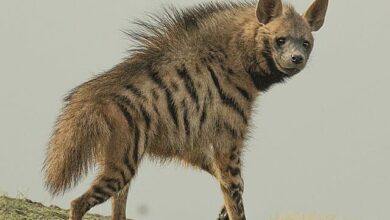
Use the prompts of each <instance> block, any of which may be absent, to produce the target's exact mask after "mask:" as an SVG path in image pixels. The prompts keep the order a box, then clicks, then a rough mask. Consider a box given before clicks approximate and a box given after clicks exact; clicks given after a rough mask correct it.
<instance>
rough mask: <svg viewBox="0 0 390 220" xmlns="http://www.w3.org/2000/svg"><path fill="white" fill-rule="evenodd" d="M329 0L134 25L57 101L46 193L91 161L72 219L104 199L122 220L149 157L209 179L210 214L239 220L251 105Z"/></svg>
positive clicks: (231, 7) (286, 70)
mask: <svg viewBox="0 0 390 220" xmlns="http://www.w3.org/2000/svg"><path fill="white" fill-rule="evenodd" d="M327 4H328V1H327V0H316V1H315V2H314V3H313V4H312V5H311V6H310V8H309V9H308V10H307V11H306V13H305V14H304V15H303V16H302V15H300V14H298V13H297V12H296V11H295V10H294V8H293V7H291V6H288V5H283V4H282V2H281V1H280V0H259V1H258V3H257V5H256V3H255V2H252V1H247V2H241V3H233V2H225V3H219V2H217V3H207V4H201V5H199V6H197V7H193V8H189V9H183V10H179V9H175V8H173V7H170V8H166V9H165V10H164V13H162V15H151V16H149V18H150V19H149V20H150V21H142V20H138V21H136V22H135V23H136V24H137V27H138V28H137V29H136V31H128V32H126V33H127V34H128V35H129V36H130V38H131V39H132V41H133V43H134V45H135V46H134V47H132V49H130V55H129V57H128V58H126V59H125V60H124V61H123V62H121V63H120V64H118V65H116V66H115V67H113V68H112V69H110V70H108V71H106V72H105V73H103V74H101V75H99V76H97V77H95V78H93V79H92V80H90V81H88V82H86V83H83V84H81V85H80V86H78V87H76V88H75V89H73V90H72V91H71V92H70V93H69V95H68V96H67V97H66V98H65V106H64V108H63V110H62V113H61V114H60V116H59V117H58V119H57V122H56V125H55V128H54V131H53V134H52V136H51V138H50V141H49V146H48V149H47V156H46V159H45V161H44V164H43V171H44V173H45V183H46V186H47V188H48V190H49V191H50V192H51V193H52V194H54V195H57V194H61V193H63V192H65V191H66V190H67V189H69V188H71V187H72V186H74V185H75V184H76V183H77V182H78V181H79V179H80V177H82V176H84V175H86V174H87V172H88V170H89V168H91V167H92V166H95V165H97V166H98V167H99V174H98V176H97V177H96V179H95V181H94V182H93V183H92V186H91V187H90V188H89V189H88V190H87V191H86V192H85V193H84V194H83V195H82V196H80V197H79V198H77V199H76V200H74V201H73V202H72V204H71V210H70V219H72V220H81V218H82V216H83V215H84V214H85V213H86V212H87V211H88V210H89V209H91V208H92V207H93V206H95V205H97V204H100V203H102V202H104V201H106V200H107V199H109V198H110V197H113V219H125V210H126V198H127V194H128V190H129V183H130V181H131V180H132V179H133V178H134V176H135V175H136V173H137V170H138V166H139V164H140V162H141V161H142V159H143V158H144V157H145V155H147V156H149V157H150V158H152V159H159V160H160V161H171V160H175V161H180V162H183V163H184V164H186V165H190V166H192V167H196V168H199V169H201V170H204V171H206V172H208V173H209V174H211V175H212V176H214V177H215V178H217V179H218V180H219V183H220V185H221V189H222V192H223V195H224V201H225V203H224V207H223V209H222V211H221V213H220V215H219V219H220V220H222V219H224V220H228V219H230V220H244V219H245V214H244V206H243V201H242V193H243V187H244V186H243V180H242V176H241V166H242V165H241V162H242V159H241V155H242V151H243V148H244V142H245V139H246V137H247V135H248V130H249V126H250V122H251V115H252V108H253V104H254V102H255V100H256V97H257V96H258V94H259V92H265V91H267V90H268V89H269V88H270V87H271V86H272V85H273V84H275V83H279V82H283V81H284V79H286V78H289V77H291V76H293V75H295V74H296V73H298V72H299V71H300V70H302V69H303V68H304V66H305V64H306V62H307V59H308V57H309V55H310V52H311V50H312V45H313V37H312V33H311V32H312V31H317V30H318V29H319V28H320V27H321V26H322V24H323V22H324V17H325V12H326V8H327Z"/></svg>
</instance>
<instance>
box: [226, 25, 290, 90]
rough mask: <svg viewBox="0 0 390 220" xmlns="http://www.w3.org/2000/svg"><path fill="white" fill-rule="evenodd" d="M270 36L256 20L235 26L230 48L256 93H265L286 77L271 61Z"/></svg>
mask: <svg viewBox="0 0 390 220" xmlns="http://www.w3.org/2000/svg"><path fill="white" fill-rule="evenodd" d="M271 39H272V38H271V35H270V34H269V32H268V31H267V29H266V27H265V26H263V25H261V24H260V23H259V22H258V21H257V20H256V19H251V20H246V21H244V22H243V23H241V24H239V25H238V26H237V31H235V34H234V37H233V38H232V40H231V42H230V48H232V50H235V53H237V55H238V57H237V58H238V60H239V62H240V63H241V65H242V66H243V67H244V69H245V74H248V75H249V76H250V79H251V81H252V85H253V86H254V87H255V88H256V90H257V91H258V92H265V91H267V90H268V89H269V88H270V87H271V86H272V85H274V84H276V83H280V82H284V79H285V78H287V77H288V75H286V74H285V73H283V72H281V71H280V70H279V69H278V68H277V66H276V64H275V61H274V59H273V54H272V49H271V42H272V40H271Z"/></svg>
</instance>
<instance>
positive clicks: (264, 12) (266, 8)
mask: <svg viewBox="0 0 390 220" xmlns="http://www.w3.org/2000/svg"><path fill="white" fill-rule="evenodd" d="M282 13H283V5H282V1H281V0H259V3H257V9H256V16H257V19H258V20H259V22H260V23H263V24H267V23H268V22H270V21H272V19H274V18H276V17H278V16H280V15H281V14H282Z"/></svg>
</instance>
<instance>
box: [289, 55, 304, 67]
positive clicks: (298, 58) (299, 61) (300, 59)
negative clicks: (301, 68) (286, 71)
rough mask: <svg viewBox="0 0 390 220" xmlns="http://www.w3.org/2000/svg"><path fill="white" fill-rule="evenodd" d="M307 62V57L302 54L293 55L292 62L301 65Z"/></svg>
mask: <svg viewBox="0 0 390 220" xmlns="http://www.w3.org/2000/svg"><path fill="white" fill-rule="evenodd" d="M304 61H305V57H304V56H303V55H302V54H293V55H291V62H292V63H294V64H296V65H299V64H302V63H303V62H304Z"/></svg>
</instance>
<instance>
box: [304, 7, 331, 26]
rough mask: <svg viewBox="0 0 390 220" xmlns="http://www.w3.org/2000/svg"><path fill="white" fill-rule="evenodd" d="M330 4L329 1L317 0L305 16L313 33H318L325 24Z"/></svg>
mask: <svg viewBox="0 0 390 220" xmlns="http://www.w3.org/2000/svg"><path fill="white" fill-rule="evenodd" d="M328 2H329V1H328V0H315V1H314V2H313V4H311V6H310V7H309V9H307V11H306V12H305V14H304V15H303V17H304V18H305V19H306V20H307V22H309V24H310V26H311V29H312V31H318V30H319V29H320V28H321V27H322V25H323V24H324V21H325V15H326V11H327V9H328Z"/></svg>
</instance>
